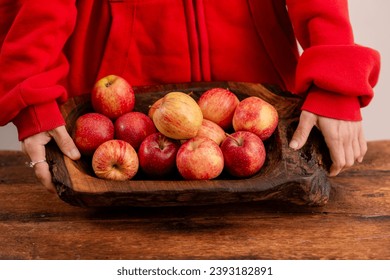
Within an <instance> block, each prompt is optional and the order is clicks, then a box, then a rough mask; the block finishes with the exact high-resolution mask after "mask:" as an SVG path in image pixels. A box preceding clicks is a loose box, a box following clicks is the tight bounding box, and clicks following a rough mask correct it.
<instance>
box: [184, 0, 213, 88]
mask: <svg viewBox="0 0 390 280" xmlns="http://www.w3.org/2000/svg"><path fill="white" fill-rule="evenodd" d="M185 13H186V18H187V30H188V41H189V51H190V57H191V79H192V80H193V81H210V80H211V73H210V59H209V42H208V37H207V28H206V20H205V14H204V6H203V0H185Z"/></svg>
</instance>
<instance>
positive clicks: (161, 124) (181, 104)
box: [153, 92, 203, 140]
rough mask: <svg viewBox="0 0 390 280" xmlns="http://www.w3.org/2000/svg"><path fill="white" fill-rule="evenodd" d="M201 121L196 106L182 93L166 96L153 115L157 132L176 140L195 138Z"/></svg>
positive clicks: (200, 114)
mask: <svg viewBox="0 0 390 280" xmlns="http://www.w3.org/2000/svg"><path fill="white" fill-rule="evenodd" d="M202 120H203V115H202V111H201V110H200V108H199V106H198V104H197V103H196V101H195V100H194V99H193V98H192V97H191V96H189V95H188V94H186V93H184V92H170V93H168V94H166V95H165V96H164V97H163V98H162V100H161V102H160V105H159V106H158V107H157V108H156V109H155V111H154V113H153V122H154V124H155V126H156V127H157V130H158V131H160V132H161V133H162V134H164V135H165V136H167V137H169V138H173V139H177V140H180V139H190V138H192V137H194V136H196V134H197V133H198V130H199V128H200V126H201V125H202Z"/></svg>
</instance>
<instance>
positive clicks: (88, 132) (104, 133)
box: [73, 113, 114, 156]
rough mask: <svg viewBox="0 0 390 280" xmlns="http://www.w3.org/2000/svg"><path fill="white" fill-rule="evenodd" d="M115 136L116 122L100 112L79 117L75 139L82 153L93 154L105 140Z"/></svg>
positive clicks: (76, 123) (75, 128)
mask: <svg viewBox="0 0 390 280" xmlns="http://www.w3.org/2000/svg"><path fill="white" fill-rule="evenodd" d="M113 138H114V124H113V123H112V121H111V120H110V119H109V118H107V117H106V116H104V115H102V114H99V113H87V114H84V115H81V116H80V117H78V118H77V120H76V122H75V127H74V133H73V140H74V142H75V144H76V146H77V148H78V149H79V151H80V153H81V154H83V155H87V156H92V154H93V152H94V151H95V150H96V149H97V147H99V146H100V144H102V143H103V142H106V141H108V140H111V139H113Z"/></svg>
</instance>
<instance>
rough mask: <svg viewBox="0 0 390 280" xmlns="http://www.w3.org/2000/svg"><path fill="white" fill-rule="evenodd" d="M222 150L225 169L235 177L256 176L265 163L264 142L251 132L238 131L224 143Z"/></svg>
mask: <svg viewBox="0 0 390 280" xmlns="http://www.w3.org/2000/svg"><path fill="white" fill-rule="evenodd" d="M221 150H222V153H223V156H224V159H225V169H226V170H227V171H228V172H229V174H231V175H232V176H235V177H249V176H252V175H254V174H256V173H257V172H258V171H259V170H260V169H261V167H262V166H263V164H264V162H265V156H266V151H265V148H264V144H263V141H261V139H260V138H259V137H258V136H257V135H256V134H254V133H252V132H249V131H237V132H235V133H233V134H231V135H229V136H228V137H226V139H225V140H224V141H223V142H222V144H221Z"/></svg>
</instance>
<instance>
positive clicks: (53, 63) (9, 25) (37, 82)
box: [0, 0, 76, 140]
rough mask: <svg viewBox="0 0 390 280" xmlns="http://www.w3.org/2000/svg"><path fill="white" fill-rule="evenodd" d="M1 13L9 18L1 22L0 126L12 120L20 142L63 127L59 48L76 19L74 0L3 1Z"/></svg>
mask: <svg viewBox="0 0 390 280" xmlns="http://www.w3.org/2000/svg"><path fill="white" fill-rule="evenodd" d="M0 13H1V15H5V14H6V15H8V16H7V17H3V16H2V17H1V18H0V23H1V24H0V40H1V41H0V44H1V49H0V69H1V71H0V108H1V110H0V125H5V124H7V123H8V122H13V123H14V124H15V125H16V127H17V129H18V133H19V140H23V139H24V138H26V137H28V136H31V135H34V134H36V133H39V132H42V131H47V130H50V129H53V128H55V127H58V126H60V125H63V124H64V120H63V117H62V115H61V113H60V110H59V107H58V102H62V101H64V100H65V99H66V98H67V93H66V90H65V87H64V81H65V78H66V75H67V72H68V62H67V60H66V58H65V55H64V54H63V53H62V50H63V47H64V45H65V43H66V41H67V39H68V38H69V36H70V34H71V33H72V30H73V27H74V22H75V20H76V8H75V0H56V1H45V0H24V1H15V0H6V3H4V4H3V3H2V4H1V5H0ZM11 15H12V16H11Z"/></svg>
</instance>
